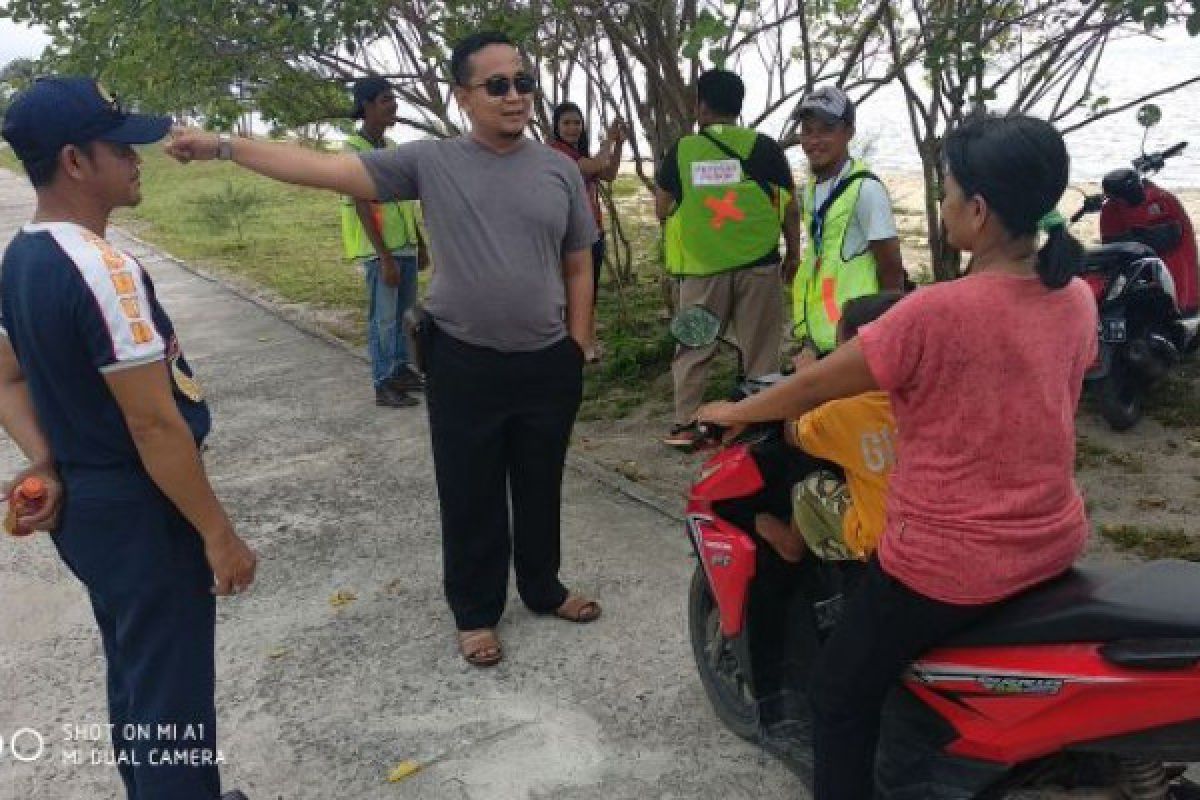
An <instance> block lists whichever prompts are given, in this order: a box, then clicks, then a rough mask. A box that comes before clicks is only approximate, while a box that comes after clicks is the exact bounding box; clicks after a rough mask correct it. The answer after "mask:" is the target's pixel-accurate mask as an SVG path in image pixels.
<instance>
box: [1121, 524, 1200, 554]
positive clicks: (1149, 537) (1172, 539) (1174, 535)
mask: <svg viewBox="0 0 1200 800" xmlns="http://www.w3.org/2000/svg"><path fill="white" fill-rule="evenodd" d="M1100 535H1101V536H1103V537H1104V538H1105V539H1107V540H1108V541H1110V542H1112V543H1113V544H1114V545H1116V546H1117V548H1118V549H1119V550H1122V551H1124V552H1127V553H1135V554H1137V555H1139V556H1141V557H1142V558H1146V559H1155V558H1182V559H1184V560H1186V561H1200V539H1198V538H1196V537H1194V536H1190V535H1189V534H1187V533H1185V532H1184V531H1182V530H1180V529H1179V528H1139V527H1137V526H1136V525H1101V526H1100Z"/></svg>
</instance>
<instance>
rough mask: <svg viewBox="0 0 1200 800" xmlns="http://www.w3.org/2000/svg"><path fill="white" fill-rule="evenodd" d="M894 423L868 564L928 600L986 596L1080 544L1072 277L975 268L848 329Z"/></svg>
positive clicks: (1085, 341) (1083, 307)
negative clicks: (891, 458)
mask: <svg viewBox="0 0 1200 800" xmlns="http://www.w3.org/2000/svg"><path fill="white" fill-rule="evenodd" d="M859 342H860V344H861V346H862V350H863V353H864V354H865V355H866V359H867V365H868V367H869V368H870V370H871V373H872V375H874V377H875V380H876V381H877V382H878V384H879V386H880V388H882V389H884V390H886V391H887V392H888V394H889V395H890V397H891V401H892V408H893V409H894V411H895V414H896V424H897V427H898V428H899V445H898V449H897V459H896V460H897V465H896V470H895V472H894V473H893V474H892V480H891V485H890V486H889V489H888V508H887V527H886V528H885V530H884V536H883V542H882V544H881V546H880V550H879V559H880V564H881V565H882V566H883V568H884V570H885V571H886V572H887V573H888V574H889V575H891V576H892V577H893V578H895V579H897V580H899V581H900V582H902V583H904V584H905V585H907V586H909V587H910V588H912V589H913V590H915V591H917V592H920V593H921V594H924V595H926V596H928V597H932V598H933V599H935V600H940V601H942V602H944V603H955V604H958V605H974V604H980V603H990V602H994V601H996V600H1000V599H1003V598H1005V597H1007V596H1009V595H1012V594H1014V593H1016V592H1018V591H1020V590H1022V589H1024V588H1026V587H1028V586H1031V585H1033V584H1036V583H1039V582H1040V581H1044V580H1046V579H1048V578H1051V577H1053V576H1054V575H1056V574H1058V573H1059V572H1061V571H1063V570H1064V569H1066V568H1067V567H1069V566H1070V565H1071V563H1072V562H1073V561H1074V560H1075V558H1076V556H1078V555H1079V553H1080V551H1081V550H1082V549H1083V546H1084V543H1085V542H1086V540H1087V535H1088V521H1087V516H1086V514H1085V513H1084V508H1083V498H1082V497H1081V496H1080V494H1079V489H1078V487H1076V485H1075V475H1074V467H1075V409H1076V407H1077V406H1078V404H1079V393H1080V390H1081V388H1082V385H1083V375H1084V372H1085V370H1086V369H1087V367H1088V365H1089V364H1091V362H1092V361H1093V360H1094V359H1095V357H1096V346H1097V345H1096V301H1095V300H1094V299H1093V297H1092V295H1091V292H1090V291H1089V290H1088V288H1087V285H1086V284H1085V283H1083V281H1081V280H1078V279H1075V280H1073V281H1071V283H1070V284H1069V285H1068V286H1066V287H1065V288H1063V289H1059V290H1049V289H1046V288H1045V287H1044V286H1043V285H1042V283H1041V282H1040V281H1039V280H1038V279H1037V278H1036V277H1029V278H1022V277H1018V276H1015V275H1009V274H1003V273H984V274H981V275H974V276H968V277H965V278H962V279H960V280H957V281H952V282H949V283H940V284H936V285H934V286H930V287H927V288H924V289H920V290H918V291H916V292H914V293H913V294H912V295H911V296H909V297H907V298H905V299H904V300H903V301H902V302H901V303H899V304H898V305H897V306H895V307H894V308H893V309H892V310H891V311H889V312H888V313H886V314H885V315H884V316H882V317H881V318H880V319H878V320H876V321H875V322H874V323H872V324H870V325H868V326H866V327H864V328H862V329H861V330H860V331H859Z"/></svg>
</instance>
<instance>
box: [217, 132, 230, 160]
mask: <svg viewBox="0 0 1200 800" xmlns="http://www.w3.org/2000/svg"><path fill="white" fill-rule="evenodd" d="M217 159H218V160H220V161H232V160H233V134H229V133H218V134H217Z"/></svg>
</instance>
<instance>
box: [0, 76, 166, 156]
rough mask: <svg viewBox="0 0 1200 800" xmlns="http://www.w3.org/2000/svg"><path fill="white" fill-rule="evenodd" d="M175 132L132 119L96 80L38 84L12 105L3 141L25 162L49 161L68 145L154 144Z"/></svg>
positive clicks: (158, 122) (150, 119)
mask: <svg viewBox="0 0 1200 800" xmlns="http://www.w3.org/2000/svg"><path fill="white" fill-rule="evenodd" d="M170 130H171V118H170V117H157V116H149V115H146V114H129V113H126V112H125V111H123V110H122V109H121V107H120V106H119V105H118V104H117V101H116V100H115V99H113V97H112V96H111V95H110V94H109V93H108V92H106V91H105V90H104V87H102V86H101V85H100V84H99V83H97V82H96V81H94V80H93V79H91V78H83V77H75V76H51V77H45V78H39V79H38V80H37V81H36V82H34V84H33V85H32V86H30V87H29V88H28V89H26V90H25V91H23V92H21V93H20V94H18V95H17V96H16V98H14V99H13V101H12V105H10V106H9V107H8V113H6V114H5V115H4V131H3V133H4V138H5V139H6V140H8V143H9V144H10V145H12V149H13V152H14V153H16V156H17V158H19V159H20V160H21V161H22V162H24V163H27V164H30V163H37V162H41V161H48V160H50V159H52V158H56V157H57V156H58V153H59V151H61V150H62V149H63V147H65V146H66V145H68V144H74V145H83V144H87V143H88V142H116V143H118V144H149V143H151V142H157V141H158V140H159V139H161V138H163V137H164V136H166V135H167V132H168V131H170Z"/></svg>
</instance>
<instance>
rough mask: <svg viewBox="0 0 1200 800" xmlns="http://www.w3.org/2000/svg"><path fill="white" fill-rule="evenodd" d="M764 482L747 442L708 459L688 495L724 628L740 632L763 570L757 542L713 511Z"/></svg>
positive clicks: (691, 525)
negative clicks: (752, 587)
mask: <svg viewBox="0 0 1200 800" xmlns="http://www.w3.org/2000/svg"><path fill="white" fill-rule="evenodd" d="M762 488H763V477H762V474H761V473H760V472H759V470H758V465H757V464H756V463H755V462H754V458H753V457H752V456H751V455H750V452H749V450H747V449H746V447H745V445H734V446H732V447H729V448H726V449H724V450H721V451H719V452H718V453H717V454H716V455H714V456H713V457H712V458H710V459H709V460H708V461H706V462H705V464H704V466H703V467H702V468H701V470H700V477H699V479H698V480H697V481H696V482H695V483H694V484H693V485H692V491H691V496H690V497H689V499H688V507H687V520H688V533H689V535H690V536H691V537H692V542H693V543H694V544H695V546H696V553H697V555H698V556H699V557H700V563H702V564H703V565H704V572H705V574H706V575H707V576H708V585H709V586H710V587H711V588H712V592H713V597H714V598H715V599H716V603H717V609H718V611H719V612H720V615H721V633H722V634H723V635H725V636H728V637H734V636H737V635H738V634H740V633H741V632H742V628H743V627H745V624H746V596H747V594H748V591H749V587H750V582H751V581H752V580H754V575H755V572H756V570H757V561H756V559H757V555H756V553H757V547H756V546H755V544H754V540H753V539H752V538H751V537H749V536H747V535H746V534H745V533H744V532H743V531H742V530H741V529H739V528H737V527H735V526H734V525H731V524H730V523H728V522H726V521H725V520H723V519H720V518H719V517H716V516H715V515H714V514H713V513H712V504H713V503H719V502H721V501H723V500H734V499H737V498H740V497H749V496H750V495H752V494H754V493H755V492H758V491H760V490H761V489H762Z"/></svg>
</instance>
